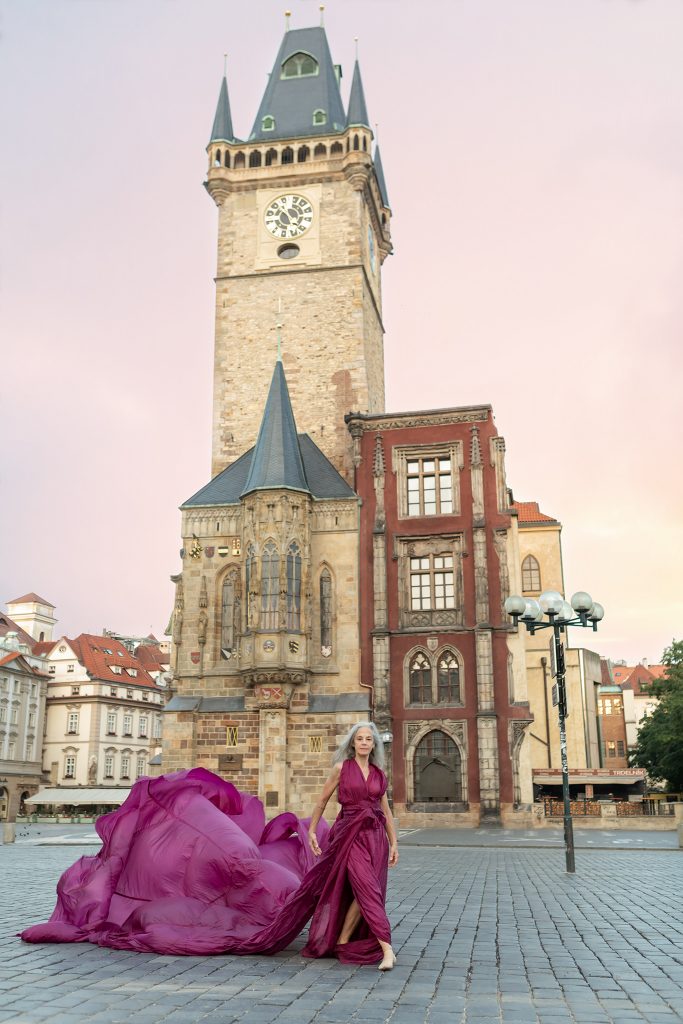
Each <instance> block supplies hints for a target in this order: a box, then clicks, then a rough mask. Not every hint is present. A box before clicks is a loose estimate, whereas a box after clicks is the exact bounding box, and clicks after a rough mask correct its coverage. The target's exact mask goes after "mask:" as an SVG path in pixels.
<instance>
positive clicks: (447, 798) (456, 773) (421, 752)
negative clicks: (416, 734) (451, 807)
mask: <svg viewBox="0 0 683 1024" xmlns="http://www.w3.org/2000/svg"><path fill="white" fill-rule="evenodd" d="M413 763H414V770H415V800H416V801H418V802H419V803H459V802H460V801H461V800H462V759H461V757H460V751H459V750H458V747H457V745H456V743H455V742H454V741H453V740H452V739H451V737H450V736H447V735H446V733H444V732H442V731H441V730H440V729H432V731H431V732H428V733H427V735H426V736H423V738H422V739H421V740H420V742H419V743H418V745H417V749H416V750H415V758H414V762H413Z"/></svg>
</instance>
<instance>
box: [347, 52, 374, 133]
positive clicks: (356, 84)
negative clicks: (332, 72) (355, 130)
mask: <svg viewBox="0 0 683 1024" xmlns="http://www.w3.org/2000/svg"><path fill="white" fill-rule="evenodd" d="M352 125H353V126H362V127H364V128H369V127H370V118H369V117H368V108H367V106H366V103H365V93H364V92H363V80H362V78H361V75H360V64H359V63H358V56H357V55H356V62H355V64H354V65H353V79H352V80H351V93H350V95H349V110H348V113H347V115H346V127H347V128H350V127H351V126H352Z"/></svg>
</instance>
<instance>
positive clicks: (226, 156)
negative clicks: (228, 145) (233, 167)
mask: <svg viewBox="0 0 683 1024" xmlns="http://www.w3.org/2000/svg"><path fill="white" fill-rule="evenodd" d="M223 164H224V166H225V167H229V166H230V154H229V153H228V151H227V149H226V151H225V153H224V155H223Z"/></svg>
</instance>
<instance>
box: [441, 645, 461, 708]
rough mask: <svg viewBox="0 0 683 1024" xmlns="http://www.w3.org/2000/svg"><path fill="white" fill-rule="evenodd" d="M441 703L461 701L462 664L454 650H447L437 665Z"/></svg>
mask: <svg viewBox="0 0 683 1024" xmlns="http://www.w3.org/2000/svg"><path fill="white" fill-rule="evenodd" d="M436 679H437V687H438V697H437V699H438V702H439V704H457V703H458V702H459V701H460V666H459V665H458V659H457V658H456V656H455V655H454V654H453V652H452V651H445V653H444V654H442V655H441V657H440V658H439V660H438V662H437V666H436Z"/></svg>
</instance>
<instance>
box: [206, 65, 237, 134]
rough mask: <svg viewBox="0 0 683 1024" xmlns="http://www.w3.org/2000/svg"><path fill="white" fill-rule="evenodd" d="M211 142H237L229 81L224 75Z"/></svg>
mask: <svg viewBox="0 0 683 1024" xmlns="http://www.w3.org/2000/svg"><path fill="white" fill-rule="evenodd" d="M209 141H210V142H235V141H236V139H235V133H234V132H233V130H232V117H231V116H230V100H229V99H228V82H227V79H226V78H225V75H224V76H223V81H222V82H221V91H220V92H219V94H218V105H217V106H216V116H215V117H214V119H213V128H212V129H211V138H210V140H209Z"/></svg>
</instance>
